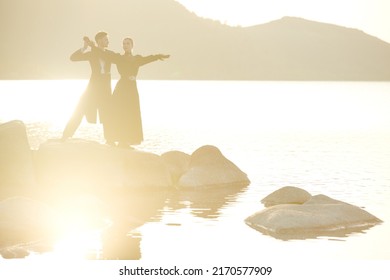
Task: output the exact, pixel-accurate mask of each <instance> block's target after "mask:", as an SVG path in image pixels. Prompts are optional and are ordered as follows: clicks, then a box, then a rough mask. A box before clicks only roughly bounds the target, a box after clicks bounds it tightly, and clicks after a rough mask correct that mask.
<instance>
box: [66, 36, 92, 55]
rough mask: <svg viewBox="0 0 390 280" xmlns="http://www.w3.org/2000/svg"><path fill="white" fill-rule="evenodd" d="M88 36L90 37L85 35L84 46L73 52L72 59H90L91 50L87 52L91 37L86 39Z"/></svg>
mask: <svg viewBox="0 0 390 280" xmlns="http://www.w3.org/2000/svg"><path fill="white" fill-rule="evenodd" d="M86 38H88V37H84V46H83V47H82V48H81V49H78V50H77V51H75V52H74V53H72V54H71V56H70V60H71V61H86V60H89V59H90V52H86V51H87V49H88V47H89V46H90V42H89V39H88V40H86Z"/></svg>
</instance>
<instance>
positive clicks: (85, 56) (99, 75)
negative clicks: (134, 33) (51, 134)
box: [62, 32, 113, 144]
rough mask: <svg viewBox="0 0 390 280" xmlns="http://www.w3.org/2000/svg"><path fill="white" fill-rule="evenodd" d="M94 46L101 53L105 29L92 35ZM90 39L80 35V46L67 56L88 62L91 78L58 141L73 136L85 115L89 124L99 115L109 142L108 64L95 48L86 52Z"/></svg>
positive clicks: (105, 44)
mask: <svg viewBox="0 0 390 280" xmlns="http://www.w3.org/2000/svg"><path fill="white" fill-rule="evenodd" d="M95 41H96V44H97V48H99V49H100V50H102V51H104V52H111V51H108V50H106V48H107V47H108V43H109V41H108V35H107V33H106V32H98V33H97V34H96V36H95ZM90 44H91V42H90V41H89V39H88V38H87V37H84V46H83V47H82V48H81V49H79V50H77V51H75V52H74V53H73V54H72V55H71V56H70V60H71V61H88V62H89V64H90V66H91V71H92V73H91V77H90V80H89V83H88V86H87V89H86V90H85V92H84V94H83V95H82V96H81V98H80V101H79V103H78V105H77V107H76V110H75V111H74V113H73V115H72V117H71V118H70V120H69V121H68V123H67V125H66V127H65V129H64V132H63V134H62V140H66V139H68V138H70V137H72V136H73V134H74V133H75V131H76V130H77V128H78V127H79V125H80V123H81V121H82V119H83V117H84V116H85V117H86V119H87V121H88V122H89V123H97V120H98V118H99V121H100V123H102V124H103V130H104V138H105V139H106V141H107V144H112V143H113V142H112V140H111V139H110V135H109V134H110V133H109V123H110V115H111V114H110V99H111V93H112V92H111V63H110V62H109V61H106V60H105V59H104V58H103V55H102V54H103V53H102V52H101V51H99V50H94V49H93V48H92V49H91V50H90V51H87V49H88V47H89V46H90Z"/></svg>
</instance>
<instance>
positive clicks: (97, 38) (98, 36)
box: [95, 31, 108, 43]
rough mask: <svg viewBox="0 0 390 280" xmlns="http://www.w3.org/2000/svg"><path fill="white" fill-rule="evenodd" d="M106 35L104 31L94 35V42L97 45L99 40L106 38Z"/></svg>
mask: <svg viewBox="0 0 390 280" xmlns="http://www.w3.org/2000/svg"><path fill="white" fill-rule="evenodd" d="M107 35H108V34H107V33H106V32H104V31H100V32H98V33H96V35H95V42H96V43H97V42H98V41H99V40H100V39H102V38H103V37H104V36H107Z"/></svg>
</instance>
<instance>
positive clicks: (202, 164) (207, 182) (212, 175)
mask: <svg viewBox="0 0 390 280" xmlns="http://www.w3.org/2000/svg"><path fill="white" fill-rule="evenodd" d="M249 183H250V181H249V179H248V176H247V175H246V174H245V173H244V172H243V171H241V170H240V169H239V168H238V167H237V166H236V165H235V164H234V163H232V162H231V161H230V160H228V159H227V158H226V157H225V156H224V155H223V154H222V153H221V151H220V150H219V149H218V148H217V147H214V146H209V145H207V146H202V147H200V148H199V149H197V150H196V151H195V152H194V153H193V154H192V155H191V161H190V165H189V169H188V170H187V172H185V173H184V174H183V175H182V176H181V177H180V179H179V182H178V186H179V188H202V187H216V186H232V185H248V184H249Z"/></svg>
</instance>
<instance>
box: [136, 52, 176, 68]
mask: <svg viewBox="0 0 390 280" xmlns="http://www.w3.org/2000/svg"><path fill="white" fill-rule="evenodd" d="M138 57H139V58H138V59H139V65H140V66H142V65H145V64H148V63H151V62H153V61H157V60H164V59H167V58H169V57H170V55H166V54H154V55H148V56H138Z"/></svg>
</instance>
